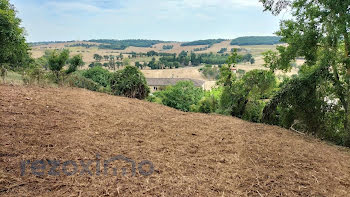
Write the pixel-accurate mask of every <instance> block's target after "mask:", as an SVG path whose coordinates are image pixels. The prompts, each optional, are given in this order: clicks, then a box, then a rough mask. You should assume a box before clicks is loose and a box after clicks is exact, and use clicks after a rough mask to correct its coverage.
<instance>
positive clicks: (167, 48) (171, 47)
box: [163, 45, 174, 50]
mask: <svg viewBox="0 0 350 197" xmlns="http://www.w3.org/2000/svg"><path fill="white" fill-rule="evenodd" d="M173 48H174V45H163V49H164V50H170V49H173Z"/></svg>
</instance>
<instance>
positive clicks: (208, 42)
mask: <svg viewBox="0 0 350 197" xmlns="http://www.w3.org/2000/svg"><path fill="white" fill-rule="evenodd" d="M222 41H225V39H207V40H196V41H192V42H185V43H182V44H181V46H197V45H209V46H211V45H213V44H216V43H220V42H222Z"/></svg>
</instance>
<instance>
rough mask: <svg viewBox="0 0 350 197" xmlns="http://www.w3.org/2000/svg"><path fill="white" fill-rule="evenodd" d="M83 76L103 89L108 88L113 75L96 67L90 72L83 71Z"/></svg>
mask: <svg viewBox="0 0 350 197" xmlns="http://www.w3.org/2000/svg"><path fill="white" fill-rule="evenodd" d="M82 76H83V77H85V78H87V79H91V80H92V81H94V82H96V83H97V84H99V85H101V86H103V87H107V86H108V85H109V80H110V79H111V73H110V72H109V71H108V70H106V69H104V68H102V67H100V66H95V67H92V68H90V69H89V70H86V71H83V73H82Z"/></svg>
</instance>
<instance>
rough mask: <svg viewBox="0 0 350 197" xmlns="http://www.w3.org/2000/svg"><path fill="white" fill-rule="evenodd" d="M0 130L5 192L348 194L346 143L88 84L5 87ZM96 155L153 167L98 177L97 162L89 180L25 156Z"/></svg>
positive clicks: (0, 89) (0, 186)
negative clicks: (39, 168) (54, 172)
mask: <svg viewBox="0 0 350 197" xmlns="http://www.w3.org/2000/svg"><path fill="white" fill-rule="evenodd" d="M0 136H1V141H0V166H1V168H0V195H1V196H104V195H105V196H347V195H348V194H349V193H350V154H349V152H348V150H347V149H343V148H339V147H336V146H331V145H327V144H325V143H324V142H320V141H318V140H315V139H313V138H309V137H305V136H300V135H297V134H295V133H292V132H290V131H288V130H285V129H281V128H278V127H274V126H268V125H263V124H252V123H248V122H245V121H242V120H240V119H237V118H232V117H225V116H220V115H205V114H196V113H183V112H180V111H177V110H174V109H171V108H168V107H165V106H161V105H157V104H153V103H148V102H145V101H139V100H133V99H127V98H121V97H116V96H110V95H105V94H101V93H95V92H90V91H86V90H82V89H71V88H40V87H23V86H8V85H1V86H0ZM96 154H99V157H100V158H101V160H102V159H109V158H110V157H113V156H116V155H124V156H125V157H128V158H131V159H132V160H134V161H136V162H137V163H138V162H140V161H143V160H149V161H151V162H152V163H153V164H154V172H153V174H152V175H150V176H143V175H141V174H140V172H139V171H138V170H136V174H135V176H133V177H132V176H131V173H130V171H129V170H128V171H127V174H126V176H122V175H121V174H118V175H117V176H112V175H108V176H105V175H100V176H97V175H96V173H95V171H96V169H97V167H96V165H95V162H93V163H92V164H91V167H90V168H89V169H90V170H91V171H92V172H93V174H92V175H91V176H90V175H88V174H86V173H85V174H82V175H79V173H78V174H76V175H73V176H66V175H64V174H62V173H60V175H58V176H51V175H48V173H47V171H48V167H47V168H46V171H45V172H46V173H45V174H44V175H42V176H38V177H37V176H34V175H33V174H31V170H30V168H29V167H27V168H26V174H25V175H24V176H21V168H20V162H21V161H26V160H30V161H34V160H40V159H44V160H45V161H47V159H49V160H54V159H56V160H60V161H67V160H73V161H76V162H77V163H79V162H80V161H83V162H85V163H86V162H87V160H98V157H97V156H96ZM120 165H124V164H120ZM129 168H130V166H129ZM60 169H61V168H60ZM61 170H62V169H61ZM79 170H82V169H81V166H80V165H79ZM117 170H119V168H118V169H117ZM118 172H119V171H118Z"/></svg>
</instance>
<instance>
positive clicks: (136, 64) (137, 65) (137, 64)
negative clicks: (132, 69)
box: [135, 62, 143, 69]
mask: <svg viewBox="0 0 350 197" xmlns="http://www.w3.org/2000/svg"><path fill="white" fill-rule="evenodd" d="M135 66H136V67H137V68H139V69H142V68H143V65H142V64H140V62H135Z"/></svg>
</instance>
